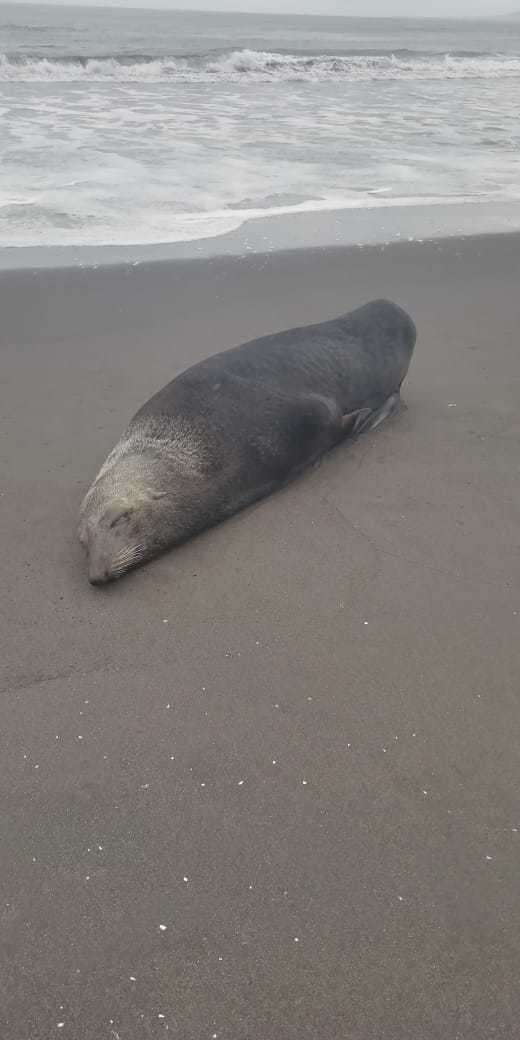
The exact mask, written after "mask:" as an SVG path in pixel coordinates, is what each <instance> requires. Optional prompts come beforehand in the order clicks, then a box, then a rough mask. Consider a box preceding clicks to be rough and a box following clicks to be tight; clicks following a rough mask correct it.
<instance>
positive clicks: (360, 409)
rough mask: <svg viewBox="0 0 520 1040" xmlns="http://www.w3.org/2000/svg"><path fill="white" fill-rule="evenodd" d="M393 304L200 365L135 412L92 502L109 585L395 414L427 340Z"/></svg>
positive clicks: (93, 540)
mask: <svg viewBox="0 0 520 1040" xmlns="http://www.w3.org/2000/svg"><path fill="white" fill-rule="evenodd" d="M415 335H416V334H415V326H414V324H413V322H412V320H411V318H409V317H408V315H407V314H406V313H405V312H404V311H403V310H401V309H400V308H399V307H397V306H395V305H394V304H391V303H387V302H385V301H376V302H374V303H369V304H367V305H366V306H364V307H361V308H359V309H358V310H356V311H353V312H352V313H351V314H347V315H345V316H344V317H341V318H337V319H336V320H334V321H328V322H324V323H323V324H320V325H312V326H308V327H306V328H299V329H291V330H289V331H287V332H281V333H278V334H276V335H273V336H266V337H264V338H262V339H257V340H253V341H252V342H250V343H246V344H244V345H243V346H241V347H236V348H234V349H233V350H228V351H225V352H224V353H221V354H217V355H215V356H214V357H210V358H208V359H207V360H205V361H202V362H200V363H199V364H197V365H194V366H193V367H192V368H189V369H187V371H185V372H183V373H181V375H179V376H177V377H176V378H175V379H174V380H173V381H172V382H171V383H169V384H168V385H167V386H165V387H164V388H163V389H162V390H160V391H159V392H158V393H157V394H155V396H154V397H152V398H151V399H150V400H149V401H148V402H147V403H146V404H145V405H144V406H143V407H142V408H141V409H140V410H139V411H138V412H137V414H136V415H135V416H134V418H133V419H132V421H131V423H130V425H129V427H128V428H127V430H126V433H125V434H124V435H123V437H122V439H121V440H120V441H119V443H118V444H117V445H116V447H115V448H114V450H113V451H112V452H111V454H110V455H109V456H108V458H107V460H106V462H105V464H104V465H103V467H102V469H101V470H100V472H99V474H98V476H97V477H96V480H95V481H94V483H93V485H92V487H91V488H90V490H89V492H88V494H87V495H86V498H85V500H84V502H83V506H82V510H81V519H80V527H79V535H80V539H81V541H82V543H83V544H84V545H85V548H86V549H87V553H88V557H89V580H90V581H91V582H92V583H93V584H102V583H104V582H106V581H110V580H113V579H115V578H118V577H120V576H121V575H122V574H124V573H125V572H126V571H127V570H129V569H130V568H132V567H135V566H137V565H138V564H139V563H142V562H144V561H145V560H148V559H151V558H152V557H153V556H156V555H158V554H159V553H160V552H163V551H164V550H165V549H168V548H170V547H171V546H173V545H175V544H178V543H180V542H182V541H184V540H185V539H187V538H189V537H190V536H191V535H194V534H196V533H198V532H200V531H202V530H203V529H204V528H206V527H210V526H211V525H213V524H215V523H217V522H218V521H220V520H223V519H224V518H225V517H227V516H230V515H231V514H232V513H235V512H237V511H238V510H239V509H242V508H243V507H244V506H246V505H248V504H250V503H251V502H253V501H255V500H256V499H259V498H262V497H263V496H265V495H267V494H269V493H270V492H272V491H274V490H276V489H277V488H279V487H281V486H282V485H283V484H285V483H286V482H287V481H288V480H290V479H291V478H292V477H294V476H296V475H297V474H298V473H299V472H300V471H301V470H302V469H303V468H304V467H305V466H308V465H309V464H311V463H312V462H313V461H315V460H316V459H317V458H318V457H319V456H320V455H322V454H323V453H324V452H326V451H328V450H329V449H330V448H332V447H333V446H334V445H335V444H338V443H339V442H340V441H341V440H343V439H344V438H345V437H347V436H348V435H349V434H350V435H352V434H358V433H361V432H363V431H364V430H366V429H372V428H373V427H374V426H376V425H378V424H379V423H380V422H381V421H382V420H383V419H385V418H386V417H387V416H388V415H389V414H391V412H393V411H394V410H395V408H396V407H397V405H398V402H399V389H400V386H401V383H402V381H403V379H404V377H405V375H406V373H407V370H408V366H409V364H410V359H411V356H412V352H413V348H414V345H415Z"/></svg>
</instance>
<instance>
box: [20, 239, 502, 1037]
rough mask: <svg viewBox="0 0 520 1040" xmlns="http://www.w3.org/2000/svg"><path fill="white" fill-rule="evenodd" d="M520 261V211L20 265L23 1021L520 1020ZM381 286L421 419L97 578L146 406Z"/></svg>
mask: <svg viewBox="0 0 520 1040" xmlns="http://www.w3.org/2000/svg"><path fill="white" fill-rule="evenodd" d="M519 272H520V239H519V238H517V237H513V236H511V237H502V238H499V237H497V238H492V237H491V238H485V239H484V238H482V239H474V240H466V241H456V240H451V241H449V242H444V243H443V242H438V243H435V244H430V245H429V244H426V245H407V246H402V247H401V246H395V247H391V248H388V249H386V250H383V251H381V250H379V249H366V250H362V251H359V250H358V251H356V250H353V251H350V252H349V251H341V250H337V251H334V250H331V251H317V252H303V251H302V252H298V253H293V254H276V255H272V256H270V257H269V258H266V257H262V256H252V257H249V258H247V259H240V260H239V259H233V258H229V257H228V258H221V259H214V260H206V261H204V262H200V263H198V262H193V263H191V264H188V263H178V264H171V265H165V266H156V267H129V268H126V269H119V268H112V269H110V270H101V269H99V270H96V271H86V270H79V269H76V270H69V271H63V272H52V271H45V272H40V273H38V272H30V271H26V272H24V273H19V274H12V275H10V274H3V275H2V276H1V278H0V336H1V344H2V352H1V358H2V363H1V370H0V381H1V409H0V424H1V438H2V439H1V488H0V492H1V499H0V510H1V514H0V518H1V544H2V560H3V565H2V596H1V602H0V610H1V624H2V628H1V632H2V654H1V689H2V696H1V711H0V725H1V741H2V748H1V757H0V770H1V791H2V796H1V812H2V824H1V840H2V852H1V878H0V882H1V902H0V914H1V923H2V930H1V937H2V960H3V964H2V968H1V973H0V986H1V989H2V999H1V1011H0V1023H1V1024H0V1036H1V1037H2V1040H52V1038H53V1037H63V1040H65V1038H70V1040H103V1038H105V1037H106V1038H107V1040H114V1038H115V1040H141V1038H143V1040H147V1038H152V1037H153V1038H156V1037H165V1036H169V1037H178V1038H179V1040H210V1038H213V1037H217V1038H218V1040H491V1038H493V1040H512V1038H513V1037H514V1036H517V1035H518V1028H519V1027H518V1022H519V1020H520V1018H519V1016H520V979H519V976H520V586H519V563H520V560H519V544H520V515H519V497H518V481H519V467H520V453H519V439H520V408H519V402H520V284H519V281H520V280H519ZM380 295H385V296H390V297H391V298H393V299H395V300H396V301H398V302H399V303H401V304H402V305H403V306H405V307H406V308H408V309H409V310H410V312H411V313H412V315H413V317H414V319H415V320H416V322H417V326H418V330H419V341H418V346H417V350H416V357H415V360H414V362H413V364H412V369H411V372H410V376H409V379H408V381H407V383H406V385H405V394H404V396H405V399H406V402H407V406H408V407H407V410H406V411H404V412H403V413H402V414H401V415H400V416H399V417H397V418H396V419H394V420H392V421H391V422H390V423H389V424H388V425H387V426H384V427H381V428H380V429H379V430H378V431H376V432H375V433H373V434H369V435H366V436H365V437H364V438H362V439H360V440H359V441H358V443H356V444H354V445H351V446H344V447H342V448H341V449H339V450H338V451H337V452H336V453H335V454H334V455H333V456H331V457H329V458H328V459H327V460H326V461H325V462H324V463H323V464H322V465H321V466H320V467H319V468H318V469H315V470H313V471H312V472H311V473H310V474H308V475H307V476H306V477H304V478H302V479H301V480H300V481H298V483H296V484H294V485H292V486H291V487H290V488H288V489H287V490H285V491H284V492H283V493H281V494H279V495H278V496H276V497H273V498H271V499H269V500H267V501H265V502H263V503H261V504H260V505H258V506H257V507H255V508H253V509H251V510H249V511H248V512H246V513H243V514H242V515H241V516H239V517H236V518H235V519H233V520H231V521H229V522H228V523H226V524H224V525H223V526H221V527H220V528H218V529H215V530H214V531H212V532H209V533H208V534H206V535H204V536H203V537H201V538H199V539H198V540H196V541H193V542H192V543H191V544H188V545H187V546H185V547H184V548H183V549H182V550H179V551H177V552H174V553H172V554H170V555H169V556H167V557H165V558H163V559H162V560H159V561H157V562H155V563H154V564H152V565H150V566H148V567H147V568H145V569H144V570H142V571H140V572H136V573H135V574H133V575H131V576H130V577H129V578H127V579H125V580H123V581H122V582H120V583H119V584H117V585H114V586H112V587H110V588H108V589H105V590H95V589H92V588H91V587H89V585H88V584H87V580H86V574H85V567H84V563H83V559H82V554H81V549H80V546H79V545H78V544H77V542H76V536H75V524H76V516H77V511H78V506H79V502H80V498H81V496H82V493H83V492H84V490H85V488H86V486H87V484H88V483H89V481H90V479H91V478H92V476H93V474H94V473H95V471H96V469H97V467H98V466H99V464H100V463H101V461H102V460H103V458H104V456H105V454H106V453H107V452H108V450H109V449H110V448H111V447H112V445H113V443H114V441H115V440H116V438H117V437H118V436H119V434H120V432H121V431H122V429H123V427H124V425H125V423H126V421H127V419H128V418H130V416H131V415H132V414H133V412H134V410H135V409H136V407H137V406H138V405H139V404H141V403H142V402H143V401H144V399H145V398H146V397H147V396H148V395H149V394H150V393H151V392H152V391H153V390H155V389H157V388H158V387H160V386H161V385H162V384H163V383H164V382H166V381H167V380H168V379H170V378H171V377H172V376H173V375H174V373H175V372H176V371H177V370H178V369H180V368H181V367H182V366H185V365H188V364H190V363H191V362H193V361H195V360H197V359H198V358H201V357H203V356H204V355H206V354H208V353H212V352H214V351H216V350H219V349H221V348H223V347H226V346H231V345H233V344H236V343H238V342H240V341H242V340H244V339H247V338H251V337H253V336H255V335H259V334H261V333H267V332H270V331H273V330H275V329H281V328H283V327H287V326H290V325H293V324H301V323H304V322H310V321H319V320H322V319H325V318H330V317H333V316H335V315H337V314H338V313H340V312H342V311H344V310H347V309H349V308H350V307H353V306H356V305H357V304H360V303H363V302H364V301H366V300H367V299H369V298H371V297H374V296H380ZM163 1016H164V1017H163Z"/></svg>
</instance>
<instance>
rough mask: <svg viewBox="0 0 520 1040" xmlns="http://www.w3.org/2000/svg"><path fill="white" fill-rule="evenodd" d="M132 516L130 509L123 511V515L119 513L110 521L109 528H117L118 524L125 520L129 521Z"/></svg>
mask: <svg viewBox="0 0 520 1040" xmlns="http://www.w3.org/2000/svg"><path fill="white" fill-rule="evenodd" d="M131 515H132V510H131V509H125V511H124V513H119V515H118V516H115V517H114V519H113V520H111V521H110V524H109V527H117V525H118V524H121V523H123V522H124V521H125V520H129V519H130V517H131Z"/></svg>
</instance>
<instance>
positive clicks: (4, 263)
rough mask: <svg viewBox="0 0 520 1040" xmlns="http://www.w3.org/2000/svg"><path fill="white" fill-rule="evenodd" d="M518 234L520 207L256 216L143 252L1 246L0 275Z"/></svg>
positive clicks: (139, 248) (140, 247) (141, 247)
mask: <svg viewBox="0 0 520 1040" xmlns="http://www.w3.org/2000/svg"><path fill="white" fill-rule="evenodd" d="M517 232H520V201H519V202H512V201H511V202H481V201H479V202H464V203H458V202H453V203H450V204H449V205H447V204H444V203H442V204H439V205H431V204H428V205H409V206H382V205H381V206H374V207H360V208H354V209H348V208H346V209H337V210H334V209H330V210H329V209H322V210H311V211H305V212H302V211H300V212H295V213H284V214H276V215H271V216H259V217H255V218H251V219H247V220H245V221H244V223H243V224H241V225H240V227H238V228H236V229H235V230H233V231H230V232H227V233H225V234H221V235H215V236H212V237H206V238H201V239H193V240H191V241H179V242H166V243H162V244H154V245H146V244H139V243H136V244H135V245H106V246H88V245H84V246H0V271H15V270H23V269H26V268H32V269H45V268H60V267H85V268H95V267H108V266H113V265H119V264H133V265H141V264H145V263H154V262H162V261H172V260H195V259H210V258H214V257H218V256H230V257H231V256H245V255H248V254H253V255H254V254H261V253H265V254H271V253H276V252H289V251H293V250H308V249H313V248H317V247H319V248H324V249H325V248H332V247H333V248H349V247H360V248H362V247H365V246H374V245H380V246H387V245H390V244H392V243H398V242H417V243H420V242H422V241H433V240H440V239H454V238H462V237H468V236H469V237H477V236H482V235H495V234H512V233H513V234H514V233H517Z"/></svg>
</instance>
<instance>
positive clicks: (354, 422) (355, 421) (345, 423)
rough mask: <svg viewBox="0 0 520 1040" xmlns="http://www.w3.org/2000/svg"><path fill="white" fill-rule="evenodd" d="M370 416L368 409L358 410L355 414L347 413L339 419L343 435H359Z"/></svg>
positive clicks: (370, 412)
mask: <svg viewBox="0 0 520 1040" xmlns="http://www.w3.org/2000/svg"><path fill="white" fill-rule="evenodd" d="M371 415H372V410H371V409H370V408H360V409H359V410H358V411H357V412H347V414H346V415H344V416H343V417H342V419H341V425H342V427H343V431H344V433H345V434H351V435H354V434H356V433H361V432H362V430H363V429H364V427H365V425H366V423H367V422H368V419H369V418H370V416H371Z"/></svg>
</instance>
